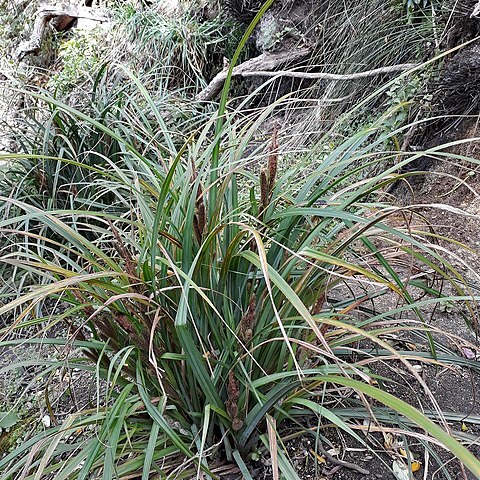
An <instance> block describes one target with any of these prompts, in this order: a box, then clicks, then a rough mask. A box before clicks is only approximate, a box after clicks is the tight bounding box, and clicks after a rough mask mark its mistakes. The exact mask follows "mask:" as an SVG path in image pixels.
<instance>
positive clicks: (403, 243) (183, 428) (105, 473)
mask: <svg viewBox="0 0 480 480" xmlns="http://www.w3.org/2000/svg"><path fill="white" fill-rule="evenodd" d="M270 3H271V2H270ZM267 7H268V2H267V5H266V6H265V7H264V8H263V10H265V9H266V8H267ZM261 14H262V11H260V13H259V15H257V20H258V18H260V15H261ZM247 37H248V32H247V35H246V37H245V38H244V41H243V43H244V42H245V41H246V38H247ZM240 47H241V45H240ZM239 52H240V48H239V50H238V52H237V53H239ZM233 64H234V62H232V66H231V68H230V70H231V69H232V68H233ZM130 78H131V80H132V84H135V85H137V87H138V89H139V92H140V93H141V95H142V96H143V99H144V101H143V102H142V103H141V107H142V108H145V105H147V106H148V108H150V109H151V110H152V112H153V114H154V116H155V113H156V112H157V113H158V109H156V107H155V104H154V102H153V100H152V99H151V97H150V96H149V94H148V92H147V91H146V90H145V89H144V88H143V87H142V85H141V82H139V81H138V79H136V78H135V77H134V76H133V75H130ZM227 90H228V79H227V85H226V88H225V90H224V93H223V96H222V100H221V102H220V110H219V112H218V113H217V114H216V115H214V116H213V117H212V118H210V119H209V120H207V121H206V122H205V124H204V125H203V126H202V127H201V128H199V129H198V130H196V131H194V132H193V133H192V134H191V135H190V137H189V138H188V139H187V140H186V141H184V142H179V141H178V138H176V137H175V134H173V133H172V132H169V131H168V130H163V131H161V135H159V134H158V133H157V132H156V133H155V134H154V135H152V137H150V138H148V139H145V144H148V145H149V146H152V145H153V146H154V145H157V144H158V145H159V146H162V148H158V149H155V151H156V152H157V153H158V156H157V157H154V156H153V155H151V152H152V149H149V150H143V151H142V149H139V148H138V144H137V142H135V141H133V140H132V141H130V140H131V139H132V138H134V137H135V136H128V135H124V129H125V125H124V124H121V123H119V124H115V123H114V124H111V125H105V124H103V123H101V122H99V121H97V120H95V119H94V118H92V117H89V116H88V115H86V114H84V113H82V112H80V111H77V110H75V109H73V108H71V107H68V106H67V105H64V104H62V103H61V102H59V101H58V100H55V99H51V98H47V97H41V98H42V100H44V101H47V102H48V103H49V104H50V106H51V107H52V108H53V109H55V110H57V111H59V112H62V115H65V116H66V117H69V118H71V119H74V120H75V121H76V122H78V123H82V124H83V125H86V126H88V127H90V128H91V129H92V130H95V129H96V130H97V131H99V132H102V135H103V136H104V138H106V139H111V140H112V141H115V144H116V145H118V154H117V155H116V158H115V161H112V160H110V159H108V158H104V162H105V163H104V164H103V165H100V166H95V173H96V175H95V176H94V177H93V178H89V179H88V183H89V184H90V186H91V189H92V191H95V190H97V189H98V191H102V192H110V193H111V194H112V195H111V196H108V197H105V196H99V197H96V198H95V202H92V204H91V205H90V206H89V205H88V199H85V205H86V207H85V208H81V207H76V208H70V209H69V208H62V209H58V208H46V209H45V208H39V207H38V206H37V205H35V204H34V203H33V202H29V201H28V198H19V199H17V198H15V196H2V197H1V201H2V204H3V207H2V219H1V221H0V229H1V230H0V232H1V238H2V240H1V246H0V248H1V249H2V250H1V263H2V265H3V267H2V268H3V269H4V270H3V272H7V271H9V272H13V273H10V274H11V275H12V276H13V277H14V279H15V282H16V291H17V292H18V293H17V295H16V296H15V298H13V299H10V300H8V301H6V302H4V304H3V305H2V306H0V315H2V316H3V318H6V319H7V321H6V325H5V327H3V328H2V329H1V330H0V339H1V340H0V348H2V347H12V346H15V345H18V344H24V343H31V344H43V345H56V346H62V347H68V351H70V352H71V353H70V354H69V355H68V357H67V359H59V360H56V359H53V360H48V361H43V362H39V363H40V364H41V365H42V367H43V371H42V373H41V374H40V377H46V376H48V375H50V374H51V373H52V372H54V371H56V370H57V369H60V368H69V369H72V370H83V371H87V372H91V374H92V375H93V376H94V377H95V378H96V379H98V382H99V384H100V381H102V382H103V385H104V389H103V390H102V388H100V387H98V388H97V395H98V396H97V401H96V404H94V405H92V406H91V408H90V409H85V410H81V411H78V412H75V413H73V414H71V415H68V416H66V417H63V418H62V417H59V418H55V422H54V424H53V425H51V426H50V427H48V428H45V429H43V430H42V431H39V432H38V433H36V434H34V435H32V436H30V437H29V438H26V439H25V441H23V442H22V443H21V444H20V445H19V446H18V447H16V448H14V449H13V450H12V451H10V452H8V453H7V454H6V455H4V456H3V458H1V459H0V478H1V479H2V480H3V479H5V480H6V479H10V478H22V479H41V478H50V477H51V476H53V475H54V476H55V478H56V479H57V480H63V479H71V478H72V479H73V478H75V479H81V480H83V479H86V478H103V479H105V480H110V479H113V478H133V477H137V478H138V477H139V478H142V480H146V479H148V478H151V477H152V476H155V475H158V476H159V478H192V477H197V478H202V477H203V478H205V477H207V478H220V477H221V475H222V474H223V473H224V472H225V471H227V470H228V468H229V467H228V466H229V465H231V464H234V465H236V467H235V468H236V472H237V473H238V472H240V474H241V475H242V476H243V477H244V478H246V479H249V478H252V474H251V469H250V463H249V462H250V461H251V460H252V453H256V452H260V454H261V455H264V456H265V457H270V459H271V462H272V468H273V472H274V474H273V475H274V477H275V478H278V476H279V472H281V473H282V475H283V476H284V477H285V478H289V479H297V478H300V476H299V475H300V473H299V472H296V471H295V468H294V466H293V464H292V462H291V461H290V459H289V457H288V452H287V449H286V448H285V443H284V437H285V432H287V433H288V434H289V435H291V434H292V432H295V431H300V432H304V431H310V424H309V423H308V421H306V419H309V418H313V419H315V423H316V424H318V425H319V428H318V429H317V433H316V435H317V438H318V439H319V440H323V441H327V436H328V435H327V433H328V430H329V429H338V430H340V431H342V432H343V433H344V434H347V435H350V436H351V437H352V438H354V439H355V440H356V441H358V442H360V443H361V444H365V439H364V438H363V437H362V436H360V435H359V434H358V433H357V431H356V430H357V429H356V427H357V426H358V424H357V423H356V419H357V415H358V412H359V411H360V410H359V409H360V408H363V412H365V415H367V416H368V417H369V418H370V420H371V421H372V423H373V424H375V425H381V422H382V421H385V422H386V421H388V419H390V420H391V419H392V418H397V419H401V420H397V421H401V422H402V425H403V426H404V428H405V429H406V430H408V429H410V430H409V431H410V432H412V434H413V435H415V433H413V430H412V429H413V428H417V429H421V430H422V431H423V434H422V438H423V439H424V441H425V443H426V444H428V443H429V441H434V442H436V443H440V444H442V445H443V446H444V447H446V448H447V449H448V450H449V451H450V452H452V453H453V454H454V455H455V456H456V457H457V458H458V459H459V460H460V461H461V462H463V464H464V465H465V466H466V467H467V468H468V469H470V470H471V471H472V472H473V473H474V474H475V475H477V476H479V475H480V462H479V461H478V460H477V459H476V458H475V457H474V456H473V455H472V454H471V453H470V452H469V451H468V450H467V449H466V448H465V447H464V446H463V445H462V444H461V443H460V442H459V440H458V439H456V438H455V436H454V435H453V434H452V432H451V431H450V430H449V427H448V424H447V421H446V418H445V416H442V414H441V412H440V411H439V409H438V405H437V404H436V402H435V399H434V398H433V397H432V395H431V393H430V392H429V390H428V388H425V394H426V397H427V399H429V400H430V402H431V404H432V412H431V413H430V417H431V418H429V417H428V416H427V415H425V414H422V413H420V412H419V411H418V410H417V409H415V408H414V407H412V406H410V405H408V404H407V403H405V402H404V401H403V400H401V399H399V398H396V397H394V396H393V395H391V394H389V393H387V392H386V391H385V390H383V389H382V388H381V387H380V383H381V382H380V380H382V379H380V378H379V377H378V375H376V374H375V371H374V369H373V368H372V366H371V364H372V363H373V362H374V360H375V358H373V360H372V358H370V357H368V359H367V360H366V359H365V357H364V356H360V357H353V356H352V355H351V353H352V352H359V351H361V349H360V347H359V345H360V344H359V342H360V343H361V342H368V344H370V345H374V346H375V347H376V348H377V349H378V351H379V352H382V361H386V360H394V361H397V362H401V363H402V364H403V365H404V366H405V368H406V369H407V370H408V371H410V372H411V374H412V376H413V377H415V378H416V380H417V381H418V382H419V385H420V386H422V387H426V386H425V384H424V382H423V381H422V379H421V378H420V377H419V375H418V373H416V371H415V369H413V368H411V365H410V361H411V360H412V357H411V356H409V355H408V354H405V353H401V352H397V351H396V350H395V349H394V348H393V347H392V346H391V345H390V344H388V343H387V342H385V341H384V340H383V339H382V335H385V334H388V333H390V332H392V331H394V330H397V329H398V328H399V326H398V321H394V320H392V319H391V318H390V317H388V316H386V315H384V314H382V313H379V312H377V313H374V312H370V314H369V316H368V318H367V320H362V321H360V320H359V316H358V313H359V312H360V311H362V312H363V315H365V313H366V312H368V310H367V309H365V310H362V307H363V306H364V305H365V304H366V303H367V302H369V301H371V300H373V299H375V298H377V297H379V296H382V295H383V296H387V297H388V298H394V299H395V301H398V303H399V306H398V307H397V311H398V312H405V311H408V312H411V313H413V314H414V315H416V317H417V319H418V321H417V323H415V324H414V325H415V329H416V330H417V331H419V332H422V333H423V334H425V337H426V338H427V339H428V338H429V337H428V328H427V326H426V325H425V324H424V323H423V320H424V319H423V317H422V312H421V307H422V305H423V304H422V301H417V300H416V299H415V298H414V297H413V294H412V289H419V288H420V289H423V291H424V292H427V293H428V294H430V295H434V294H435V290H434V289H433V288H432V287H431V286H429V285H427V284H426V283H422V278H423V277H422V276H411V275H409V274H408V273H406V272H405V270H404V267H405V264H410V263H412V262H414V263H415V264H416V265H417V266H418V271H422V269H423V271H424V272H425V275H426V276H427V275H428V276H429V277H432V276H437V277H440V278H443V279H445V280H448V281H450V283H451V284H452V287H453V291H454V294H453V295H452V296H451V297H449V298H448V299H447V300H448V301H452V302H454V301H458V302H464V303H465V305H467V307H468V308H471V309H472V311H473V309H474V301H475V300H476V297H475V295H473V294H472V292H470V290H469V289H468V288H466V287H464V286H463V285H462V283H463V282H462V281H463V277H462V275H461V273H460V272H459V271H458V270H457V269H456V268H455V267H454V266H453V265H452V263H451V262H449V260H448V258H447V257H446V256H444V255H442V252H443V250H442V249H440V248H438V245H437V243H436V240H437V239H438V237H437V236H436V235H435V234H432V232H431V231H430V230H429V229H428V228H424V227H425V224H424V222H423V213H422V211H421V209H418V208H415V207H392V206H391V205H388V204H386V203H383V202H382V198H383V196H384V187H385V186H387V185H388V184H390V183H391V182H392V181H394V180H395V179H396V178H399V176H401V174H400V175H399V174H398V172H399V171H400V169H401V167H402V165H404V164H406V163H408V162H409V161H411V160H412V156H408V157H405V159H403V160H401V161H400V162H397V163H396V164H395V165H394V166H392V167H391V168H389V169H386V170H385V171H384V172H382V173H380V174H376V175H374V176H369V175H368V174H367V172H368V171H371V169H372V167H373V166H375V165H377V164H380V163H382V162H385V161H386V160H389V159H390V157H391V156H392V155H394V156H395V158H396V157H397V156H398V154H397V153H395V154H389V153H382V152H381V151H379V149H380V146H382V145H384V144H385V138H383V137H382V135H380V136H379V135H378V129H377V128H374V127H372V128H368V129H364V130H362V131H359V132H358V133H356V134H354V135H352V136H351V137H350V138H349V139H347V140H346V141H344V142H342V143H341V144H340V145H339V146H338V147H336V148H335V149H334V150H333V151H331V152H329V153H328V154H323V153H321V152H318V156H317V157H316V159H315V164H313V165H312V164H311V163H309V164H308V165H307V164H306V162H305V161H302V155H301V154H295V153H291V154H289V155H285V156H284V157H281V156H280V155H279V151H280V147H281V142H282V137H281V135H280V132H279V131H278V130H277V129H274V131H273V132H272V134H271V137H270V139H269V141H268V144H267V148H266V150H265V151H264V152H263V153H262V152H261V151H258V152H253V153H248V149H247V147H248V145H249V142H250V140H251V139H252V138H253V136H254V134H255V132H256V131H257V130H258V128H259V126H260V125H261V124H262V123H263V122H264V121H265V119H266V118H268V117H269V116H271V115H272V113H273V112H274V110H275V108H276V106H277V105H278V104H280V103H281V102H288V99H280V100H279V101H278V102H277V104H274V105H272V106H270V107H267V108H265V109H263V110H262V111H261V112H260V113H259V114H258V115H256V116H251V117H240V118H239V116H238V115H235V113H236V112H235V111H230V110H229V109H228V108H227ZM35 95H36V96H37V98H39V97H40V95H38V94H35ZM157 121H159V122H160V121H161V117H158V118H157ZM144 132H148V129H145V130H144ZM383 135H385V134H383ZM438 150H439V149H438ZM78 153H79V154H81V153H82V152H78ZM20 156H21V155H20ZM414 156H415V155H413V157H414ZM38 158H41V155H38ZM306 158H308V159H309V160H310V157H306ZM72 161H73V160H70V161H69V162H70V163H71V162H72ZM302 172H305V173H303V174H302ZM105 198H108V205H107V203H105V204H104V205H103V207H102V202H103V201H105V200H104V199H105ZM107 207H108V208H107ZM12 212H13V213H12ZM402 219H403V220H404V221H403V222H402ZM32 222H34V224H35V226H36V227H35V228H29V225H31V224H32ZM87 233H88V234H87ZM345 285H347V286H349V287H350V290H348V289H347V290H345V288H344V286H345ZM338 292H339V293H340V295H341V298H338V297H337V295H336V293H338ZM346 292H347V293H346ZM437 293H438V292H437ZM48 299H53V300H54V301H55V304H56V305H61V307H59V308H58V309H57V310H56V311H53V312H49V313H46V311H45V308H44V305H45V303H46V301H47V300H48ZM442 300H443V301H445V298H443V299H442ZM429 301H431V302H435V301H439V300H438V299H436V298H431V299H430V300H429ZM423 302H426V301H425V300H423ZM427 303H428V302H427ZM59 324H61V325H63V326H64V332H65V335H64V336H62V335H60V336H56V337H53V338H43V337H44V334H45V332H48V331H49V330H50V329H52V328H53V327H55V326H57V325H59ZM405 328H406V329H407V330H408V329H409V327H405ZM26 330H28V331H29V332H32V331H33V332H34V333H33V334H32V333H31V334H30V335H29V336H27V337H26V338H20V339H18V338H15V335H16V334H18V333H19V332H22V331H26ZM442 355H443V357H442ZM447 357H448V355H447V354H446V353H445V352H444V351H443V350H441V351H437V350H435V345H433V344H431V349H430V351H428V352H426V353H425V354H424V356H423V357H422V356H420V355H418V356H415V357H414V358H415V360H418V359H419V358H420V359H422V358H423V359H424V360H425V361H431V362H441V361H442V359H443V360H444V361H446V358H447ZM467 363H468V362H467ZM14 368H16V365H14V364H13V365H9V366H7V367H5V368H4V369H3V370H4V371H8V370H11V369H14ZM354 394H356V396H355V395H354ZM47 397H48V393H47ZM372 399H373V400H374V402H372ZM19 401H21V399H20V400H19ZM48 403H49V404H50V409H49V411H50V412H51V414H52V416H53V417H54V416H55V412H54V409H53V408H52V406H51V402H48ZM377 404H382V405H384V406H385V407H384V408H379V407H378V406H377ZM377 411H378V412H379V418H377V417H376V414H375V413H376V412H377ZM385 412H396V417H389V416H388V415H387V414H386V413H385ZM385 418H387V420H385ZM432 418H433V419H436V420H439V421H440V423H441V424H442V426H440V425H438V422H435V423H434V422H433V421H432ZM392 421H393V420H392ZM409 463H410V462H409Z"/></svg>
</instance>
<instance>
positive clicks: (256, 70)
mask: <svg viewBox="0 0 480 480" xmlns="http://www.w3.org/2000/svg"><path fill="white" fill-rule="evenodd" d="M308 53H309V51H308V50H306V49H305V50H303V51H299V52H281V53H280V54H266V53H264V54H262V55H260V56H259V57H255V58H252V59H251V60H247V61H246V62H244V63H242V64H240V65H238V67H235V68H234V69H233V72H232V77H290V78H300V79H305V80H330V81H334V82H339V81H347V80H359V79H361V78H368V77H374V76H377V75H386V74H389V73H395V72H403V71H405V70H410V69H411V68H415V67H417V66H418V65H417V64H415V63H403V64H400V65H392V66H390V67H382V68H375V69H374V70H367V71H365V72H358V73H347V74H336V73H312V72H299V71H296V70H274V69H275V67H277V66H279V65H280V64H282V63H286V62H287V61H291V60H295V59H297V58H299V57H300V58H301V57H304V56H306V55H307V54H308ZM296 54H297V55H296ZM260 68H261V70H260ZM226 77H227V70H223V71H222V72H220V73H219V74H218V75H217V76H216V77H215V78H214V79H213V80H212V81H211V82H210V84H209V85H208V86H207V87H206V88H205V89H204V90H202V91H201V92H200V93H199V94H198V95H197V100H200V101H208V100H213V99H214V98H215V97H216V96H217V95H218V94H219V93H220V91H221V90H222V87H223V84H224V82H225V79H226Z"/></svg>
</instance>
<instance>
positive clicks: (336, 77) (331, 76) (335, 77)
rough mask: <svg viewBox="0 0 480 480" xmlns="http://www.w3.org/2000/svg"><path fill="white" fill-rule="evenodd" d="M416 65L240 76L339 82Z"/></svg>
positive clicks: (254, 73)
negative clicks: (348, 70) (352, 71)
mask: <svg viewBox="0 0 480 480" xmlns="http://www.w3.org/2000/svg"><path fill="white" fill-rule="evenodd" d="M414 67H418V64H416V63H403V64H400V65H392V66H391V67H382V68H375V69H374V70H366V71H365V72H358V73H346V74H337V73H311V72H298V71H295V70H278V71H275V72H270V71H262V70H259V71H257V72H244V73H242V74H241V75H242V77H277V76H278V77H291V78H301V79H306V80H331V81H334V82H341V81H344V80H358V79H360V78H368V77H375V76H377V75H386V74H388V73H396V72H403V71H405V70H410V69H411V68H414Z"/></svg>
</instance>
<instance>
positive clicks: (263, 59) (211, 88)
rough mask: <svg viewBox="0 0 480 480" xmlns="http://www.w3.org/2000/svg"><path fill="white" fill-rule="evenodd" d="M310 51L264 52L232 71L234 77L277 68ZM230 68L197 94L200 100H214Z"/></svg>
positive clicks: (302, 49)
mask: <svg viewBox="0 0 480 480" xmlns="http://www.w3.org/2000/svg"><path fill="white" fill-rule="evenodd" d="M309 53H310V49H308V48H300V49H298V50H296V51H291V50H283V51H280V52H272V53H268V52H266V53H262V54H261V55H259V56H258V57H255V58H252V59H250V60H247V61H246V62H243V63H241V64H240V65H237V66H236V67H235V68H234V69H233V72H232V77H240V76H245V75H246V74H248V73H251V72H255V71H258V70H268V71H271V70H275V69H276V68H278V67H280V66H281V65H285V64H286V63H290V62H293V61H295V60H299V59H301V58H303V57H305V56H307V55H308V54H309ZM227 74H228V68H225V69H224V70H222V71H221V72H220V73H218V74H217V75H216V76H215V77H214V78H213V80H212V81H211V82H210V83H209V84H208V85H207V86H206V87H205V88H204V89H203V90H202V91H201V92H200V93H199V94H198V95H197V98H196V99H197V100H199V101H204V102H207V101H210V100H213V99H214V98H215V97H216V96H217V95H218V94H219V93H220V92H221V91H222V88H223V84H224V83H225V79H226V78H227Z"/></svg>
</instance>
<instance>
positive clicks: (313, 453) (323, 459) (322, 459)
mask: <svg viewBox="0 0 480 480" xmlns="http://www.w3.org/2000/svg"><path fill="white" fill-rule="evenodd" d="M310 453H311V454H312V455H313V456H314V457H315V459H316V460H317V462H318V463H327V461H326V460H325V458H324V457H322V456H321V455H319V454H318V453H317V452H315V451H314V450H310Z"/></svg>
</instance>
